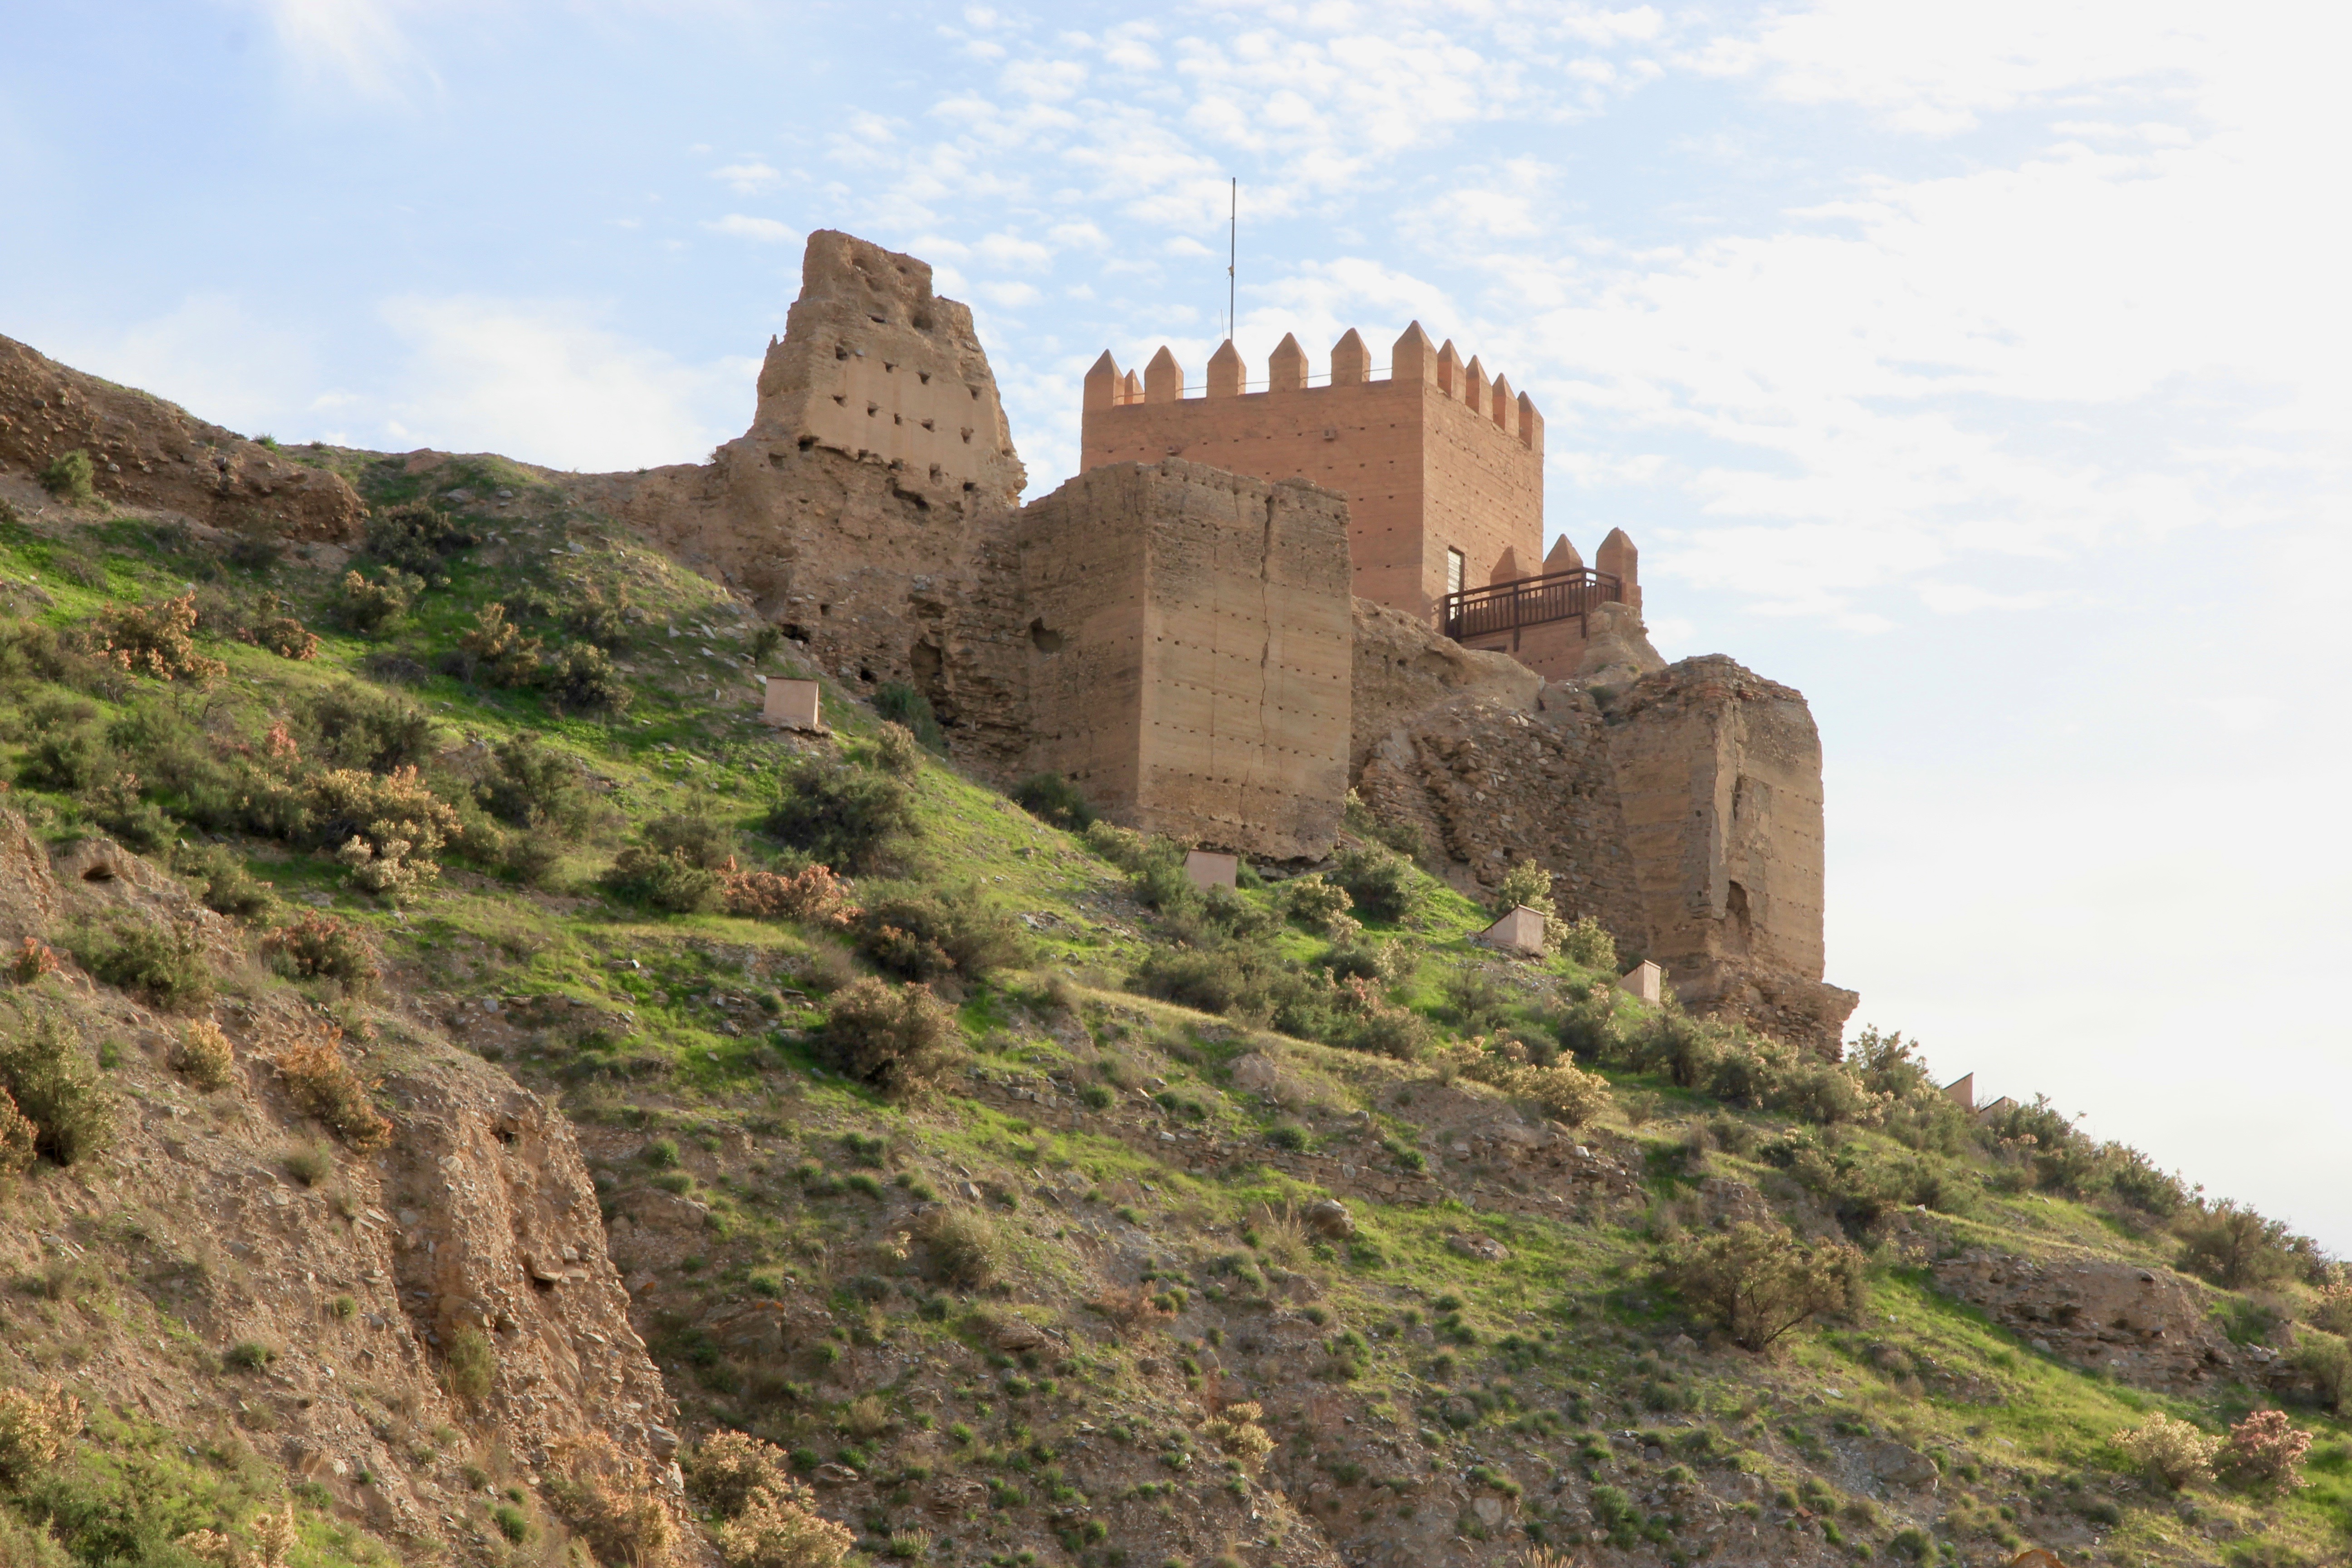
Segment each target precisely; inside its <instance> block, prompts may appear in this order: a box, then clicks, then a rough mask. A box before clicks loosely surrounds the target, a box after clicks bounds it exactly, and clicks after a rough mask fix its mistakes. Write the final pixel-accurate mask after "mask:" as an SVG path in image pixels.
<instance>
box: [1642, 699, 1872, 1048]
mask: <svg viewBox="0 0 2352 1568" xmlns="http://www.w3.org/2000/svg"><path fill="white" fill-rule="evenodd" d="M1606 734H1607V736H1608V744H1609V752H1610V756H1611V759H1612V763H1613V771H1614V773H1615V775H1616V781H1617V793H1618V797H1619V802H1620V807H1621V810H1622V813H1623V820H1624V837H1623V840H1622V842H1623V844H1624V846H1625V848H1626V850H1627V852H1628V854H1629V855H1630V856H1631V858H1632V860H1633V868H1634V873H1635V879H1636V885H1637V888H1638V890H1639V897H1640V900H1641V903H1642V908H1643V914H1644V917H1645V923H1646V925H1647V927H1648V931H1649V942H1648V947H1647V953H1648V956H1649V957H1651V958H1653V959H1654V960H1656V961H1657V962H1658V963H1661V964H1663V965H1664V967H1665V969H1666V971H1667V974H1668V977H1669V979H1670V981H1671V983H1672V984H1673V985H1674V986H1675V990H1676V991H1677V993H1679V994H1681V995H1682V997H1683V998H1684V1000H1685V1001H1686V1002H1688V1003H1691V1004H1693V1005H1697V1006H1700V1007H1703V1008H1706V1009H1707V1010H1710V1011H1715V1012H1718V1013H1725V1014H1728V1015H1730V1016H1738V1017H1744V1018H1747V1019H1748V1020H1749V1021H1750V1022H1752V1023H1754V1024H1756V1025H1757V1026H1759V1027H1762V1028H1765V1029H1767V1030H1768V1031H1769V1032H1770V1033H1772V1034H1775V1035H1779V1036H1780V1037H1784V1038H1789V1039H1792V1040H1796V1041H1798V1042H1800V1043H1803V1044H1807V1045H1810V1046H1812V1047H1815V1048H1817V1049H1820V1050H1822V1051H1824V1052H1826V1053H1829V1054H1832V1055H1833V1054H1835V1052H1836V1051H1837V1049H1838V1042H1839V1037H1840V1036H1841V1034H1842V1032H1843V1026H1844V1023H1845V1019H1846V1017H1847V1016H1848V1015H1849V1014H1851V1013H1852V1011H1853V1006H1854V1004H1855V1002H1856V1001H1857V1000H1858V998H1857V997H1856V996H1855V995H1854V994H1853V992H1850V991H1843V990H1840V989H1839V988H1837V987H1836V986H1832V985H1825V984H1822V957H1823V955H1822V866H1823V862H1822V839H1823V832H1822V747H1821V736H1820V733H1819V731H1817V730H1816V729H1815V728H1814V726H1813V718H1812V712H1811V710H1810V709H1809V708H1808V707H1807V706H1806V704H1805V700H1804V697H1803V695H1802V694H1801V693H1800V692H1798V691H1795V690H1793V689H1790V688H1789V687H1786V686H1782V685H1780V684H1779V683H1777V682H1775V681H1770V680H1767V679H1763V678H1762V677H1761V676H1759V675H1756V674H1754V673H1753V672H1751V671H1749V670H1747V669H1744V668H1741V667H1740V666H1739V665H1738V664H1736V663H1734V662H1733V661H1732V660H1731V659H1729V658H1725V657H1723V656H1722V655H1720V654H1711V655H1707V656H1706V657H1704V658H1690V659H1685V660H1683V661H1682V662H1681V663H1679V664H1675V665H1671V666H1668V667H1667V668H1665V669H1664V670H1660V671H1658V672H1656V673H1654V674H1652V675H1648V676H1644V677H1643V679H1640V680H1639V681H1637V682H1635V683H1634V684H1633V686H1632V687H1631V688H1630V689H1627V690H1626V691H1625V692H1624V693H1623V694H1622V696H1620V697H1619V698H1617V700H1614V701H1613V702H1612V703H1611V705H1610V707H1609V710H1608V724H1607V727H1606Z"/></svg>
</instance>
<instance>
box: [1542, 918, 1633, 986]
mask: <svg viewBox="0 0 2352 1568" xmlns="http://www.w3.org/2000/svg"><path fill="white" fill-rule="evenodd" d="M1551 929H1552V926H1551V924H1550V922H1549V921H1547V922H1546V923H1545V926H1544V930H1546V931H1550V930H1551ZM1556 945H1557V946H1558V948H1559V951H1560V952H1562V953H1565V954H1566V955H1567V956H1568V957H1569V959H1570V960H1571V961H1572V962H1574V963H1579V964H1581V965H1582V966H1583V967H1585V968H1587V969H1597V970H1600V971H1601V973H1604V974H1614V973H1617V939H1616V938H1615V937H1613V936H1612V935H1610V934H1609V928H1608V927H1606V926H1604V925H1602V924H1601V922H1600V921H1597V920H1595V919H1593V918H1592V917H1591V915H1580V916H1579V917H1577V920H1576V923H1575V924H1573V925H1570V926H1566V927H1563V928H1561V930H1560V932H1559V942H1558V943H1557V944H1556Z"/></svg>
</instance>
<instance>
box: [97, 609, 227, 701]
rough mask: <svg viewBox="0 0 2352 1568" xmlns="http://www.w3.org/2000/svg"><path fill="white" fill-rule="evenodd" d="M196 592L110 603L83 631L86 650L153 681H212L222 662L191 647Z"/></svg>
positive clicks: (221, 670)
mask: <svg viewBox="0 0 2352 1568" xmlns="http://www.w3.org/2000/svg"><path fill="white" fill-rule="evenodd" d="M195 629H196V596H195V595H194V594H193V593H188V594H183V595H180V596H179V597H178V598H176V599H166V600H164V601H163V603H162V604H160V605H153V606H149V605H109V606H108V607H107V608H105V609H103V610H100V612H99V613H98V614H97V615H96V616H92V617H91V619H90V622H89V626H88V627H87V628H86V630H85V634H84V635H85V637H87V639H88V641H89V650H90V652H91V653H92V654H93V655H95V656H96V657H97V658H100V659H101V660H103V661H104V662H106V663H108V664H110V665H112V666H114V667H115V668H117V669H121V670H127V671H129V672H130V673H131V674H132V675H149V676H152V677H154V678H155V679H158V680H193V681H195V682H197V683H198V684H200V685H201V684H203V683H205V682H206V681H212V680H217V679H220V678H221V677H222V676H224V675H226V674H227V673H228V666H227V665H226V664H223V663H222V662H221V661H220V660H219V659H216V658H206V657H205V655H203V654H200V653H198V652H197V651H196V645H195V642H194V638H193V637H191V636H190V634H191V633H193V632H194V630H195Z"/></svg>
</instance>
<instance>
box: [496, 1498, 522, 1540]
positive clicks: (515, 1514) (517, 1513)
mask: <svg viewBox="0 0 2352 1568" xmlns="http://www.w3.org/2000/svg"><path fill="white" fill-rule="evenodd" d="M490 1520H491V1521H492V1522H493V1523H495V1524H496V1525H497V1526H498V1527H499V1534H500V1535H503V1536H505V1537H506V1538H507V1542H508V1544H509V1545H512V1546H520V1545H521V1544H522V1543H523V1542H526V1541H529V1540H530V1515H529V1514H527V1513H525V1512H523V1510H520V1509H519V1508H517V1507H515V1505H514V1504H512V1503H510V1502H502V1503H500V1504H499V1506H498V1507H496V1508H494V1509H492V1510H490Z"/></svg>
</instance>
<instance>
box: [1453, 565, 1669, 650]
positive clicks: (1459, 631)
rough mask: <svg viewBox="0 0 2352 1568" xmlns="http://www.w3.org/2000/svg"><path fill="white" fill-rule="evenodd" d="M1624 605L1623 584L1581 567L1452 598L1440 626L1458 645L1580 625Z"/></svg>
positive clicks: (1470, 589) (1497, 585) (1604, 574)
mask: <svg viewBox="0 0 2352 1568" xmlns="http://www.w3.org/2000/svg"><path fill="white" fill-rule="evenodd" d="M1624 602H1625V584H1623V583H1622V581H1621V580H1619V579H1618V578H1616V577H1613V576H1612V575H1610V574H1608V573H1606V572H1595V571H1593V570H1591V568H1590V567H1583V566H1580V567H1578V568H1577V569H1576V570H1575V571H1573V572H1548V573H1546V574H1544V575H1542V576H1540V577H1521V578H1519V579H1517V581H1515V582H1510V583H1496V584H1492V585H1491V586H1489V587H1485V588H1465V589H1464V590H1463V591H1462V592H1461V593H1459V594H1448V595H1445V598H1444V601H1443V603H1442V604H1441V605H1440V606H1439V619H1438V625H1439V626H1441V627H1442V628H1444V632H1445V635H1446V636H1447V637H1452V638H1454V641H1456V642H1459V641H1461V640H1462V639H1463V638H1465V637H1484V636H1486V635H1488V634H1489V633H1493V632H1507V631H1516V630H1517V629H1518V628H1519V627H1521V626H1542V625H1543V624H1544V623H1546V622H1548V621H1565V620H1569V619H1571V618H1575V619H1581V618H1583V617H1584V616H1588V615H1590V614H1591V613H1592V607H1593V606H1594V605H1620V604H1622V603H1624Z"/></svg>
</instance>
